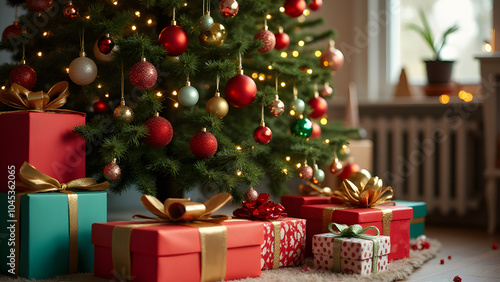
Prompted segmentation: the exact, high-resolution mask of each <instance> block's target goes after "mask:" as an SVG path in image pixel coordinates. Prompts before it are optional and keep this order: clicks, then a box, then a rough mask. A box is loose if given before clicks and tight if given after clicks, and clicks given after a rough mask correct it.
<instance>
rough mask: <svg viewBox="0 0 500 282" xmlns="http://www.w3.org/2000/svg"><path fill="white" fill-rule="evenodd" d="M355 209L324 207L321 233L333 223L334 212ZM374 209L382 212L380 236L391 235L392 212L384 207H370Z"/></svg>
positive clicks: (348, 207) (326, 230)
mask: <svg viewBox="0 0 500 282" xmlns="http://www.w3.org/2000/svg"><path fill="white" fill-rule="evenodd" d="M352 208H356V207H350V206H336V207H326V208H325V209H323V218H322V228H321V229H322V231H323V232H328V230H329V229H328V226H329V225H330V223H332V221H333V213H334V212H335V210H339V209H352ZM372 208H374V209H379V210H380V211H382V235H385V236H390V234H391V222H392V210H391V209H388V208H384V207H372Z"/></svg>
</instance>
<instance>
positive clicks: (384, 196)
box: [332, 176, 396, 208]
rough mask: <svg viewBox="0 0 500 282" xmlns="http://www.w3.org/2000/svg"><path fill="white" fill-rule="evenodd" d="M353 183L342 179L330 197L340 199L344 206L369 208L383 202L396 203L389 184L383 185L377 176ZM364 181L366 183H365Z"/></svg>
mask: <svg viewBox="0 0 500 282" xmlns="http://www.w3.org/2000/svg"><path fill="white" fill-rule="evenodd" d="M358 181H359V183H358V184H355V183H354V182H352V181H351V180H349V179H346V180H344V181H342V185H341V186H340V189H339V190H335V191H333V195H332V198H333V199H335V200H337V201H342V202H343V203H344V205H346V206H354V207H360V208H369V207H373V206H378V205H384V204H394V205H395V204H396V203H395V202H394V201H391V200H392V197H393V195H394V192H393V190H392V188H391V187H390V186H388V187H383V184H382V179H380V178H378V177H377V176H375V177H372V178H370V179H368V181H366V182H364V181H363V180H358ZM365 183H366V184H365Z"/></svg>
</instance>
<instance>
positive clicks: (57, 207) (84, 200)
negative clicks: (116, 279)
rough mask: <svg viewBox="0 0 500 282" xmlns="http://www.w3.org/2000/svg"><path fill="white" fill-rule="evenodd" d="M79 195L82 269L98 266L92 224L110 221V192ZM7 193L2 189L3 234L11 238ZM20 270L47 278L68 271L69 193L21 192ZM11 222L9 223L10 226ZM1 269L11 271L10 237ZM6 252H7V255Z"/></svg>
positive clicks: (3, 245) (0, 226) (1, 246)
mask: <svg viewBox="0 0 500 282" xmlns="http://www.w3.org/2000/svg"><path fill="white" fill-rule="evenodd" d="M76 194H77V195H78V272H91V271H92V269H93V268H94V248H93V246H92V244H91V240H90V239H91V227H92V224H93V223H96V222H106V221H107V208H106V197H107V193H106V192H76ZM7 208H8V207H7V194H6V193H0V209H1V210H2V211H3V212H2V213H0V214H1V215H2V216H1V217H0V238H9V236H10V232H9V231H8V230H7V229H6V227H7V226H8V225H9V224H10V223H8V222H7V220H8V219H9V218H8V217H7V216H8V214H7ZM20 216H21V217H20V222H18V223H17V227H20V228H21V229H20V232H19V234H20V238H19V242H20V248H21V249H20V258H19V260H18V261H17V263H19V273H20V275H21V276H22V277H25V278H28V279H46V278H50V277H53V276H56V275H62V274H67V273H68V267H69V265H68V263H69V262H68V261H69V221H68V195H66V194H63V193H36V194H28V195H23V196H21V215H20ZM6 224H7V226H6ZM0 242H1V243H0V250H1V254H2V255H1V257H0V270H1V272H2V273H3V274H7V272H8V270H9V268H8V266H7V258H6V256H7V254H8V252H9V250H10V248H11V247H10V246H8V241H7V240H4V239H2V240H0ZM4 254H5V255H4Z"/></svg>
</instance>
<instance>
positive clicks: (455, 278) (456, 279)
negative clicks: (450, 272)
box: [453, 275, 462, 282]
mask: <svg viewBox="0 0 500 282" xmlns="http://www.w3.org/2000/svg"><path fill="white" fill-rule="evenodd" d="M453 282H462V278H461V277H460V276H458V275H457V276H455V277H453Z"/></svg>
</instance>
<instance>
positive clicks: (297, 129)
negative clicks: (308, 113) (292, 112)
mask: <svg viewBox="0 0 500 282" xmlns="http://www.w3.org/2000/svg"><path fill="white" fill-rule="evenodd" d="M290 130H291V132H292V134H294V135H297V136H302V137H305V138H308V137H309V136H311V134H312V132H313V125H312V122H311V121H310V120H309V119H308V118H301V119H298V120H296V121H295V122H294V123H293V124H292V127H291V128H290Z"/></svg>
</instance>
